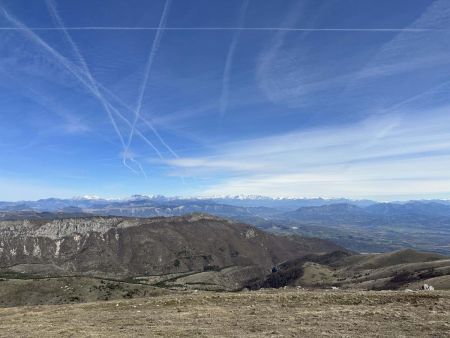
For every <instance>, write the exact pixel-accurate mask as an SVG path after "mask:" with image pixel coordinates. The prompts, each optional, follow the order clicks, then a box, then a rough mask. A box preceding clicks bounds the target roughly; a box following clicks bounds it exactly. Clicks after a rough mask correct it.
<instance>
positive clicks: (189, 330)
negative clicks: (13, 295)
mask: <svg viewBox="0 0 450 338" xmlns="http://www.w3.org/2000/svg"><path fill="white" fill-rule="evenodd" d="M0 336H4V337H23V336H39V337H52V336H65V337H70V336H73V337H85V336H91V337H116V336H117V337H118V336H120V337H123V336H146V337H244V336H245V337H263V336H264V337H278V336H279V337H299V336H302V337H318V336H328V337H336V336H338V337H448V336H450V292H443V291H434V292H388V291H386V292H384V291H383V292H358V291H306V290H297V289H288V290H260V291H252V292H239V293H216V292H191V293H184V294H179V293H178V294H169V295H163V296H156V297H151V298H141V299H133V300H122V301H110V302H96V303H86V304H75V305H45V306H32V307H15V308H3V309H0Z"/></svg>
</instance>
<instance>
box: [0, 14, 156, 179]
mask: <svg viewBox="0 0 450 338" xmlns="http://www.w3.org/2000/svg"><path fill="white" fill-rule="evenodd" d="M2 13H3V15H4V16H5V18H6V19H7V20H8V21H10V22H11V23H12V24H14V25H16V26H17V27H18V28H20V30H21V31H23V32H24V34H25V35H26V36H27V37H28V38H29V39H30V40H31V41H32V42H34V43H36V44H37V45H38V46H40V47H41V48H43V49H44V50H45V51H47V52H48V53H49V54H50V55H51V56H53V57H54V58H55V60H56V61H57V62H58V63H59V64H60V65H62V66H63V67H64V68H65V69H66V70H67V71H68V72H69V73H70V74H72V75H73V76H74V77H75V78H76V79H77V80H79V81H80V83H81V84H83V85H84V86H85V87H86V88H87V89H88V90H89V92H90V93H91V94H92V95H93V96H94V97H96V98H97V99H98V100H99V101H100V102H101V103H102V105H104V106H105V110H107V112H108V116H109V117H110V120H111V123H112V125H113V127H114V130H115V131H116V133H117V135H118V137H119V139H120V141H121V143H122V144H123V145H124V146H125V140H124V138H123V136H122V134H121V133H120V130H119V128H118V126H117V123H116V122H115V120H114V118H113V116H112V113H111V111H112V112H114V113H115V114H116V115H117V116H119V117H120V118H121V119H122V120H123V121H124V122H125V123H126V124H128V126H129V127H131V125H132V124H131V122H130V121H128V119H127V118H126V117H125V116H123V114H121V113H120V112H119V111H118V109H116V108H115V107H114V106H113V105H111V103H110V102H108V100H106V99H105V98H104V97H103V96H102V95H101V94H100V91H97V90H96V88H95V87H93V85H92V84H91V83H90V82H89V81H87V80H86V74H84V72H83V70H82V69H80V68H79V67H78V66H76V65H74V64H73V63H72V62H71V61H69V60H68V59H67V58H66V57H64V56H63V55H61V54H60V53H59V52H57V51H56V50H55V49H54V48H52V47H51V46H50V45H48V44H47V43H46V42H45V41H44V40H42V39H41V38H40V37H39V36H38V35H36V34H35V33H34V32H33V31H31V30H30V29H29V28H28V27H27V26H25V25H24V24H23V23H21V22H20V21H19V20H17V19H15V18H14V17H13V16H11V15H10V14H9V13H8V12H7V11H5V10H4V9H3V10H2ZM92 80H93V82H94V83H95V84H96V86H97V88H102V89H103V90H104V87H103V86H102V85H101V84H100V83H98V82H96V81H95V79H93V78H92ZM109 93H110V92H109ZM110 95H112V93H110ZM116 99H118V98H116ZM136 133H137V134H138V135H139V137H141V139H142V140H143V141H144V142H145V143H147V144H148V145H149V146H151V147H152V148H153V149H154V150H155V152H156V153H157V155H158V156H159V157H160V158H162V159H163V157H162V155H161V153H160V152H159V150H158V149H157V148H156V147H155V146H154V145H153V143H152V142H151V141H150V140H149V139H148V138H147V137H145V135H143V134H142V133H141V132H138V131H136ZM129 169H131V170H132V171H133V172H135V173H137V172H136V170H134V169H133V168H131V167H129Z"/></svg>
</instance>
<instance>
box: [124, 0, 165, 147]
mask: <svg viewBox="0 0 450 338" xmlns="http://www.w3.org/2000/svg"><path fill="white" fill-rule="evenodd" d="M171 2H172V0H167V1H166V3H165V5H164V9H163V12H162V14H161V19H160V21H159V26H158V27H161V28H162V27H164V25H165V24H166V21H167V16H168V14H169V9H170V4H171ZM161 38H162V31H161V30H160V29H158V30H157V31H156V34H155V37H154V39H153V43H152V47H151V49H150V54H149V56H148V60H147V65H146V67H145V72H144V79H143V81H142V84H141V88H140V90H139V94H138V100H137V105H136V111H135V115H134V120H133V124H132V126H131V131H130V135H129V137H128V142H127V145H126V148H125V152H127V151H128V149H129V148H130V145H131V142H132V141H133V134H134V130H135V128H136V123H137V121H138V120H139V118H140V116H141V110H142V101H143V99H144V94H145V90H146V88H147V84H148V79H149V77H150V71H151V69H152V65H153V60H154V59H155V55H156V52H157V51H158V48H159V44H160V42H161Z"/></svg>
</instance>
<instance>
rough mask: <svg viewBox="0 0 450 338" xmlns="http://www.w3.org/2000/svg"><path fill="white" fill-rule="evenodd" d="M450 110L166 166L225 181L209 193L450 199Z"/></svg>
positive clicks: (258, 143) (261, 141)
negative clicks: (448, 196)
mask: <svg viewBox="0 0 450 338" xmlns="http://www.w3.org/2000/svg"><path fill="white" fill-rule="evenodd" d="M449 110H450V108H449V107H444V108H441V109H439V110H435V111H429V112H426V113H421V114H418V113H414V112H408V113H404V114H402V115H395V116H386V117H384V118H378V119H376V118H371V119H368V120H365V121H363V122H360V123H357V124H353V125H346V126H340V127H333V128H327V129H316V130H309V131H298V132H291V133H286V134H283V135H278V136H271V137H265V138H257V139H252V140H246V141H241V142H233V143H228V144H222V145H220V147H217V148H216V151H215V153H213V154H211V155H209V156H204V157H196V158H180V159H177V160H173V161H169V162H167V164H169V165H170V166H173V167H174V168H178V169H177V170H180V171H182V172H183V175H185V176H189V175H191V176H209V175H212V174H214V175H216V177H225V178H224V179H223V180H221V181H220V182H219V183H216V184H213V185H211V186H210V187H209V188H207V189H206V192H205V193H206V194H219V193H227V194H263V195H273V196H285V195H290V196H318V195H320V196H328V197H331V196H349V197H352V196H374V195H381V194H383V195H386V196H387V195H399V194H408V193H415V194H432V193H436V194H438V193H444V192H448V193H450V174H449V173H448V168H449V167H450V151H449V149H450V131H449V130H448V128H447V126H448V125H450V114H448V113H447V112H448V111H449Z"/></svg>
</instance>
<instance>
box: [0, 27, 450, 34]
mask: <svg viewBox="0 0 450 338" xmlns="http://www.w3.org/2000/svg"><path fill="white" fill-rule="evenodd" d="M27 29H30V30H33V31H56V30H62V28H60V27H28V28H27ZM65 29H66V30H68V31H93V30H98V31H102V30H103V31H282V32H410V33H420V32H449V31H450V29H439V28H291V27H120V26H119V27H117V26H110V27H105V26H103V27H102V26H85V27H65ZM0 30H3V31H17V30H23V28H20V27H0Z"/></svg>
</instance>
